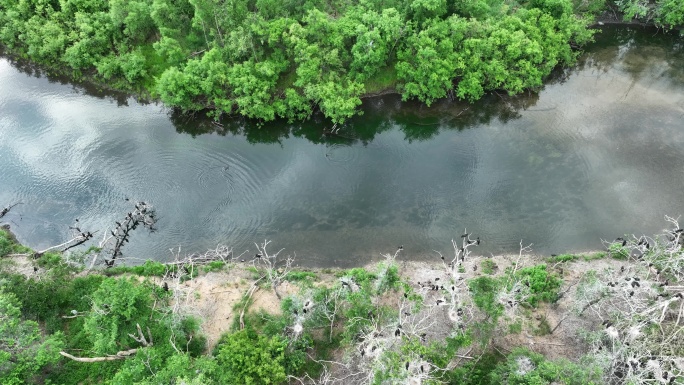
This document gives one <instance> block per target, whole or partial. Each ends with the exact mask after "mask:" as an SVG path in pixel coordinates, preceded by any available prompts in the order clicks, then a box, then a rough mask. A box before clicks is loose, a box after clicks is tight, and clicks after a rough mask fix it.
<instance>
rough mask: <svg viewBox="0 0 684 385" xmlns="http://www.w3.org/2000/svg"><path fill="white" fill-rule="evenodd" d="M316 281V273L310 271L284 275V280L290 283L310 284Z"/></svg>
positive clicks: (292, 272) (291, 272)
mask: <svg viewBox="0 0 684 385" xmlns="http://www.w3.org/2000/svg"><path fill="white" fill-rule="evenodd" d="M316 279H318V276H317V275H316V273H313V272H310V271H290V272H288V273H287V275H285V280H286V281H290V282H301V281H307V282H312V281H315V280H316Z"/></svg>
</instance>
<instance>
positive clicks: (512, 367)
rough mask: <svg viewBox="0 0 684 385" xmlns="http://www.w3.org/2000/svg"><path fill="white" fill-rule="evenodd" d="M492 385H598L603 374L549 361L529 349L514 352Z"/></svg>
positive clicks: (493, 376)
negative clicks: (559, 384)
mask: <svg viewBox="0 0 684 385" xmlns="http://www.w3.org/2000/svg"><path fill="white" fill-rule="evenodd" d="M491 383H492V384H506V385H545V384H549V385H550V384H558V383H561V384H566V385H598V384H602V383H603V382H602V381H601V372H600V370H598V368H597V367H595V366H589V367H587V366H580V365H577V364H574V363H572V362H570V361H567V360H558V361H548V360H546V359H545V358H544V356H542V355H541V354H538V353H534V352H531V351H529V350H527V349H525V348H517V349H514V350H513V351H512V352H511V354H509V355H508V356H507V357H506V360H505V361H504V362H501V363H500V364H498V365H497V366H496V369H494V371H493V372H492V373H491Z"/></svg>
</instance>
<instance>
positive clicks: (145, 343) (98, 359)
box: [59, 324, 152, 362]
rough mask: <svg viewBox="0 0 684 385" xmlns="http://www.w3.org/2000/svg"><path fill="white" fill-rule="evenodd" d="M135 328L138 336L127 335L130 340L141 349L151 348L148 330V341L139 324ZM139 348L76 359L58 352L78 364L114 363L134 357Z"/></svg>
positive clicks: (150, 336)
mask: <svg viewBox="0 0 684 385" xmlns="http://www.w3.org/2000/svg"><path fill="white" fill-rule="evenodd" d="M135 326H137V327H138V336H137V337H136V336H134V335H133V334H129V336H130V337H131V338H133V339H134V340H136V341H137V342H139V343H140V344H142V345H143V347H148V346H152V333H150V328H147V334H148V336H149V339H150V340H149V341H147V339H145V335H144V334H143V332H142V329H141V328H140V324H136V325H135ZM138 349H139V348H135V349H128V350H122V351H120V352H117V353H116V354H114V355H107V356H104V357H76V356H74V355H71V354H69V353H67V352H59V354H61V355H62V356H64V357H66V358H69V359H72V360H74V361H78V362H103V361H116V360H123V359H124V358H126V357H130V356H132V355H134V354H135V353H137V352H138Z"/></svg>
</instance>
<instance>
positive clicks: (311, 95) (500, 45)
mask: <svg viewBox="0 0 684 385" xmlns="http://www.w3.org/2000/svg"><path fill="white" fill-rule="evenodd" d="M607 7H612V8H611V9H616V10H617V11H618V12H622V13H623V14H624V17H625V18H626V19H632V18H639V19H640V20H646V21H648V22H652V23H655V24H656V25H658V26H661V27H663V28H665V29H669V28H673V27H677V26H680V25H681V24H682V23H683V22H684V0H657V1H656V2H655V3H653V2H649V1H643V0H624V1H622V0H621V1H618V2H617V3H615V4H612V3H611V4H606V2H605V0H530V1H516V0H467V1H460V2H451V1H446V0H415V1H414V0H412V1H408V0H362V1H339V0H333V1H320V0H287V1H273V0H230V1H229V0H20V1H16V0H0V45H2V46H4V49H5V51H6V53H10V54H12V55H15V56H17V57H21V58H26V59H28V60H30V61H32V62H34V63H37V64H39V65H40V66H43V67H45V68H48V69H50V70H51V71H55V72H59V73H64V74H68V75H69V76H72V77H73V78H76V79H85V80H88V81H93V82H96V83H98V84H101V85H102V86H106V87H111V88H115V89H120V90H126V91H129V92H133V93H135V94H137V95H140V96H142V97H146V98H153V99H157V100H161V101H162V102H163V103H164V104H166V105H167V106H170V107H173V108H175V109H177V110H178V111H182V112H187V113H192V112H196V111H207V112H208V113H209V114H210V116H213V117H214V118H216V119H218V118H219V117H221V116H223V115H231V114H239V115H242V116H245V117H248V118H254V119H257V120H259V121H270V120H273V119H276V118H283V119H286V120H290V121H292V120H303V119H307V118H308V117H310V116H311V114H312V113H314V112H316V111H320V112H321V113H322V114H323V115H324V116H325V117H327V118H329V119H330V120H331V121H332V122H333V123H341V122H344V121H345V120H346V119H348V118H349V117H351V116H353V115H355V114H358V113H359V112H358V108H357V107H358V106H359V105H360V104H361V98H362V97H364V96H366V95H373V94H377V93H381V92H386V91H392V92H395V91H396V92H399V93H401V95H402V97H403V99H405V100H406V99H417V100H420V101H422V102H424V103H425V104H427V105H430V104H431V103H432V102H433V101H434V100H436V99H440V98H447V97H448V98H458V99H464V100H468V101H475V100H478V99H480V98H481V97H482V96H483V95H484V94H485V93H487V92H504V93H508V94H516V93H520V92H522V91H524V90H537V89H540V87H541V86H542V82H543V80H544V79H545V77H547V76H548V75H549V74H550V73H551V71H552V70H553V69H554V68H559V67H566V66H570V65H572V64H573V63H574V62H575V59H576V57H577V55H578V54H579V50H578V49H579V48H581V47H582V45H584V44H586V43H587V42H589V41H591V39H592V35H593V34H594V33H595V31H594V30H592V29H589V28H588V25H589V24H590V23H592V22H593V20H594V18H595V16H596V15H597V14H599V13H600V12H602V11H604V10H605V9H606V8H607Z"/></svg>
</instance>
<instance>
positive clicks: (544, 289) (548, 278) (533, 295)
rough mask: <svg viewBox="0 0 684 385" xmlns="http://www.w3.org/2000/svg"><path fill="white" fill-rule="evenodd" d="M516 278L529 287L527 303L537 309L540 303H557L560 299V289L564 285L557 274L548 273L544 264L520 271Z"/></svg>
mask: <svg viewBox="0 0 684 385" xmlns="http://www.w3.org/2000/svg"><path fill="white" fill-rule="evenodd" d="M516 278H517V279H519V280H521V281H523V282H526V285H529V287H530V295H529V296H528V297H527V299H526V303H528V304H529V305H531V306H535V307H536V306H537V304H538V303H539V301H543V302H555V301H556V300H557V299H558V289H559V288H560V287H561V284H562V283H563V280H561V279H560V278H558V277H557V276H556V275H555V274H550V273H549V272H548V271H546V265H544V264H541V265H536V266H532V267H526V268H523V269H520V270H518V271H517V272H516Z"/></svg>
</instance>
